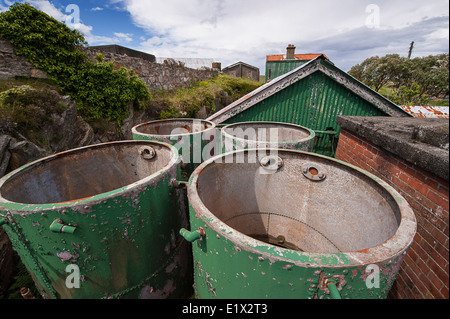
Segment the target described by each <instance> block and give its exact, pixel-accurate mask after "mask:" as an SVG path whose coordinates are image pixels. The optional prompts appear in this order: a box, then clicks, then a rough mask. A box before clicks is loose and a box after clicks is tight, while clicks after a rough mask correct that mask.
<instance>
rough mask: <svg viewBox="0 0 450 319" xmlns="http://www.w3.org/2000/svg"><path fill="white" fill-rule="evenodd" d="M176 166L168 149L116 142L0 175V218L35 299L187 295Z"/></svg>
mask: <svg viewBox="0 0 450 319" xmlns="http://www.w3.org/2000/svg"><path fill="white" fill-rule="evenodd" d="M177 162H178V152H177V151H176V149H175V148H174V147H172V146H171V145H168V144H165V143H160V142H150V141H123V142H112V143H105V144H98V145H92V146H86V147H81V148H77V149H73V150H70V151H66V152H62V153H58V154H55V155H51V156H48V157H45V158H43V159H40V160H37V161H35V162H32V163H29V164H27V165H25V166H23V167H21V168H19V169H17V170H15V171H13V172H11V173H9V174H8V175H5V176H4V177H3V178H1V179H0V221H1V223H2V224H3V227H4V229H5V230H6V232H7V234H8V236H9V238H10V239H11V242H12V244H13V248H14V249H15V250H16V251H17V252H18V254H19V256H20V257H21V260H22V261H23V263H24V264H25V266H26V268H27V270H28V271H29V273H30V274H31V275H32V277H33V280H34V281H35V283H36V286H37V288H38V289H39V291H40V292H41V294H42V295H43V296H44V297H45V298H171V297H175V298H184V297H186V298H188V297H189V296H190V295H191V294H192V287H191V286H192V282H191V280H192V279H191V278H192V264H191V257H190V250H188V249H190V247H188V245H187V244H186V242H185V241H184V240H183V239H182V238H180V237H179V236H178V235H177V233H178V231H179V228H180V227H186V225H187V219H188V217H187V212H186V211H185V210H184V205H182V204H184V198H185V194H184V193H183V192H180V191H179V190H176V189H174V188H173V181H174V180H176V177H177V174H178V171H179V165H178V164H177ZM77 284H78V286H77Z"/></svg>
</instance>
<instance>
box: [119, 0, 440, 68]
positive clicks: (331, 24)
mask: <svg viewBox="0 0 450 319" xmlns="http://www.w3.org/2000/svg"><path fill="white" fill-rule="evenodd" d="M122 3H123V6H124V8H125V9H126V10H127V11H128V12H129V13H130V15H131V17H132V19H133V21H134V23H135V24H136V25H137V26H139V27H141V28H143V29H145V30H146V31H147V32H148V33H149V34H151V36H149V37H148V39H147V40H146V41H142V43H141V48H139V49H142V50H145V51H147V52H150V53H152V54H155V55H156V56H160V57H162V56H164V57H186V58H188V57H198V58H214V59H215V60H216V61H220V62H222V66H223V67H225V66H227V65H229V64H232V63H235V62H237V61H239V60H240V61H243V62H246V63H249V64H253V65H255V66H257V67H259V68H260V70H261V73H264V65H265V57H266V55H268V54H280V53H284V52H285V48H286V46H287V44H290V43H292V44H295V45H296V47H297V53H316V52H317V53H319V52H320V53H325V54H327V55H328V56H329V57H330V58H331V59H332V60H333V61H334V62H335V63H336V64H337V65H338V66H339V67H342V68H344V69H345V68H346V67H347V64H349V63H352V65H354V64H356V63H360V62H362V60H364V59H365V58H368V57H370V56H372V54H371V50H370V48H371V47H374V48H376V49H377V50H376V51H377V53H378V54H380V52H381V54H383V50H384V51H385V52H386V53H384V54H388V53H392V52H389V51H390V50H391V49H392V46H393V47H396V48H398V47H402V45H403V44H402V45H400V44H399V43H398V44H396V43H395V42H396V41H397V42H402V41H403V42H406V46H408V45H409V42H410V41H411V40H414V39H413V38H412V37H413V36H414V33H417V31H420V30H415V29H414V26H418V25H420V24H421V23H422V21H424V19H425V18H426V17H428V18H433V17H439V16H447V17H448V4H447V1H443V0H428V1H426V2H423V0H410V1H408V2H405V1H400V0H390V1H387V0H378V2H377V3H376V5H377V6H378V9H379V22H380V25H379V28H377V29H369V28H368V27H367V25H366V20H367V18H368V14H369V13H367V12H366V8H367V6H368V5H369V4H371V3H374V1H373V0H341V1H333V0H322V1H320V2H313V1H299V0H279V1H276V2H274V1H267V0H245V1H242V0H152V1H146V0H123V1H122ZM425 20H426V19H425ZM439 29H445V30H447V32H448V24H447V26H445V25H444V26H443V27H440V28H439V27H437V29H436V30H433V31H436V32H438V33H435V34H433V35H432V36H431V38H433V37H434V38H436V37H440V36H441V34H442V31H437V30H439ZM402 30H407V31H408V32H409V33H407V34H402ZM389 31H390V32H393V33H394V34H396V35H398V36H399V38H397V39H393V38H392V37H389V43H387V42H386V43H384V44H383V41H382V38H380V36H381V35H383V36H387V35H389ZM394 31H395V32H394ZM433 31H432V32H433ZM432 32H430V33H432ZM351 36H354V38H352V37H351ZM401 36H403V38H401ZM371 37H373V40H374V41H375V42H376V45H375V44H371V43H370V42H371ZM354 41H362V42H363V43H364V44H365V45H366V46H367V48H365V49H364V50H361V51H359V52H353V53H352V57H351V59H350V60H349V57H346V56H341V55H340V54H339V51H338V50H339V47H340V48H343V49H344V50H345V48H348V47H351V46H354V45H355V43H354ZM321 43H323V44H324V45H323V46H321V45H320V44H321ZM331 43H334V44H336V45H337V47H336V49H334V48H333V47H330V46H328V44H331ZM356 45H357V46H358V44H357V43H356ZM374 45H375V46H374ZM416 45H417V43H416ZM325 50H327V51H325ZM406 52H407V48H406V50H405V54H406ZM447 52H448V51H447ZM356 53H359V56H358V57H356V56H355V54H356ZM398 53H403V52H398ZM335 57H337V58H339V59H342V61H345V63H346V65H345V66H343V65H340V64H339V63H338V62H337V61H335V60H334V58H335ZM357 59H358V60H357ZM350 66H351V65H350Z"/></svg>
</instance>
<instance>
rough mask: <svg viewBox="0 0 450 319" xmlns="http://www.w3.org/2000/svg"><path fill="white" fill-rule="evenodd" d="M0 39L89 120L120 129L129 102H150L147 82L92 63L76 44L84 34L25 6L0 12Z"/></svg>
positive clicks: (108, 66) (80, 44) (83, 42)
mask: <svg viewBox="0 0 450 319" xmlns="http://www.w3.org/2000/svg"><path fill="white" fill-rule="evenodd" d="M0 36H2V37H4V38H7V39H8V40H9V41H11V43H12V44H13V45H14V47H15V49H16V53H17V54H19V55H23V56H24V57H25V59H26V60H27V61H29V62H31V63H32V64H34V65H35V66H36V67H38V68H40V69H41V70H43V71H44V72H45V73H46V74H47V75H48V76H49V77H50V78H51V79H52V80H54V82H55V83H56V85H57V86H58V88H59V89H60V91H61V92H62V93H63V94H69V95H70V96H71V97H72V98H73V99H74V100H75V101H77V105H79V106H80V109H81V111H82V112H83V115H84V116H86V118H87V119H88V120H89V119H99V118H105V119H107V120H112V121H117V123H118V124H119V126H120V125H121V124H122V123H123V120H124V119H125V117H126V116H127V113H128V106H129V105H130V104H131V103H134V104H135V105H139V101H140V100H141V101H145V100H148V99H149V98H150V92H149V90H148V88H147V87H146V85H145V83H144V82H143V81H141V80H140V79H138V78H137V76H136V75H134V74H133V72H132V71H128V70H126V69H125V68H121V69H120V70H117V71H116V70H113V67H112V63H104V62H103V60H102V59H99V61H98V62H97V63H92V62H90V61H89V60H88V59H87V58H86V55H85V54H84V53H83V52H81V51H80V50H79V46H83V45H86V44H87V42H86V41H85V39H84V36H83V35H82V34H81V33H80V32H79V31H77V30H71V29H70V28H69V27H67V26H66V25H65V24H64V23H62V22H59V21H57V20H55V19H53V18H51V17H49V16H48V15H47V14H45V13H44V12H42V11H39V10H37V9H35V8H34V7H32V6H31V5H29V4H20V3H15V4H14V5H12V6H11V7H10V9H9V10H8V11H4V12H1V13H0Z"/></svg>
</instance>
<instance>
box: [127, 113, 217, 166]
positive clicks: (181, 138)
mask: <svg viewBox="0 0 450 319" xmlns="http://www.w3.org/2000/svg"><path fill="white" fill-rule="evenodd" d="M215 126H216V125H215V124H214V123H213V122H210V121H206V120H200V119H182V118H177V119H167V120H158V121H151V122H146V123H142V124H139V125H136V126H135V127H133V128H132V134H133V139H134V140H149V141H160V142H164V143H167V144H170V145H173V146H175V147H176V148H177V149H178V152H179V154H180V156H181V160H182V162H183V163H184V165H183V167H184V169H185V171H187V173H188V174H190V173H191V172H192V171H193V170H194V169H195V167H197V166H198V165H199V164H200V163H202V162H203V157H204V155H205V154H202V152H203V149H204V147H205V146H206V145H207V144H208V143H209V142H210V141H211V140H213V139H214V138H215V134H216V133H215ZM202 155H203V156H202ZM209 157H210V156H208V158H209Z"/></svg>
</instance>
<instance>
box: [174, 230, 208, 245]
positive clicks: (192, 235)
mask: <svg viewBox="0 0 450 319" xmlns="http://www.w3.org/2000/svg"><path fill="white" fill-rule="evenodd" d="M180 235H181V236H183V237H184V239H186V240H187V241H188V242H190V243H192V242H194V241H196V240H198V239H200V238H202V236H205V230H204V229H203V228H201V227H199V229H198V230H195V231H193V232H191V231H189V230H187V229H185V228H181V229H180Z"/></svg>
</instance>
